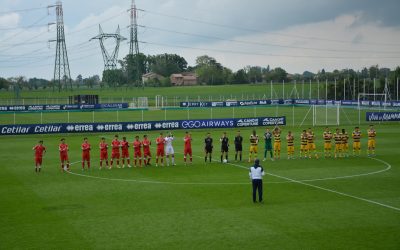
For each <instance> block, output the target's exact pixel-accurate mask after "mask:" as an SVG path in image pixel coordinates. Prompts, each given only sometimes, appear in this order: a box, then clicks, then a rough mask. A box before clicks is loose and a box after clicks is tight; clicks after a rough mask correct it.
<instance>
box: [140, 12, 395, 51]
mask: <svg viewBox="0 0 400 250" xmlns="http://www.w3.org/2000/svg"><path fill="white" fill-rule="evenodd" d="M137 10H138V11H142V12H145V13H148V14H152V15H157V16H164V17H168V18H173V19H178V20H184V21H187V22H194V23H202V24H206V25H211V26H216V27H220V28H227V29H233V30H242V31H247V32H257V33H260V32H263V33H268V34H271V35H276V36H284V37H291V38H300V39H306V40H319V41H326V42H335V43H342V44H343V43H344V44H353V42H352V41H346V40H338V39H330V38H323V37H314V36H301V35H292V34H286V33H281V32H267V31H265V30H259V29H251V28H246V27H239V26H232V25H226V24H220V23H213V22H208V21H203V20H199V19H193V18H188V17H181V16H175V15H170V14H165V13H161V12H156V11H151V10H144V9H137ZM357 44H365V45H379V46H400V44H399V43H375V42H358V43H357Z"/></svg>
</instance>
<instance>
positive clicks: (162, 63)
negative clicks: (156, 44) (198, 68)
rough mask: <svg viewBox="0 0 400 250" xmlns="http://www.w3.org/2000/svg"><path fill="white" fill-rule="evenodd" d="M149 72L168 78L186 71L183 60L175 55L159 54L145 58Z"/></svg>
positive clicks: (185, 64)
mask: <svg viewBox="0 0 400 250" xmlns="http://www.w3.org/2000/svg"><path fill="white" fill-rule="evenodd" d="M147 60H148V63H149V71H151V72H154V73H157V74H159V75H162V76H164V77H169V76H170V75H171V74H173V73H181V72H184V71H185V70H186V69H187V62H186V60H185V58H183V57H181V56H179V55H176V54H161V55H155V56H148V57H147Z"/></svg>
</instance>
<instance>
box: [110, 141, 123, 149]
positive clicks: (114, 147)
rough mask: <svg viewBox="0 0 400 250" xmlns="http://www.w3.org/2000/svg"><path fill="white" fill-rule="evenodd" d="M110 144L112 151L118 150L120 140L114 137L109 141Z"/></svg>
mask: <svg viewBox="0 0 400 250" xmlns="http://www.w3.org/2000/svg"><path fill="white" fill-rule="evenodd" d="M111 145H112V151H113V152H119V147H120V146H121V142H120V141H118V140H115V139H114V140H113V141H112V142H111Z"/></svg>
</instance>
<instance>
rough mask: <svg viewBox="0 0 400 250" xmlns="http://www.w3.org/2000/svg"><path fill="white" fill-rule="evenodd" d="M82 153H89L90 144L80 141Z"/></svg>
mask: <svg viewBox="0 0 400 250" xmlns="http://www.w3.org/2000/svg"><path fill="white" fill-rule="evenodd" d="M81 148H82V153H89V151H90V144H89V143H87V142H84V143H82V146H81Z"/></svg>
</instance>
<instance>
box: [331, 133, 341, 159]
mask: <svg viewBox="0 0 400 250" xmlns="http://www.w3.org/2000/svg"><path fill="white" fill-rule="evenodd" d="M333 138H334V140H335V158H337V157H342V133H341V132H340V130H339V129H338V128H337V129H336V132H335V133H334V134H333Z"/></svg>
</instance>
